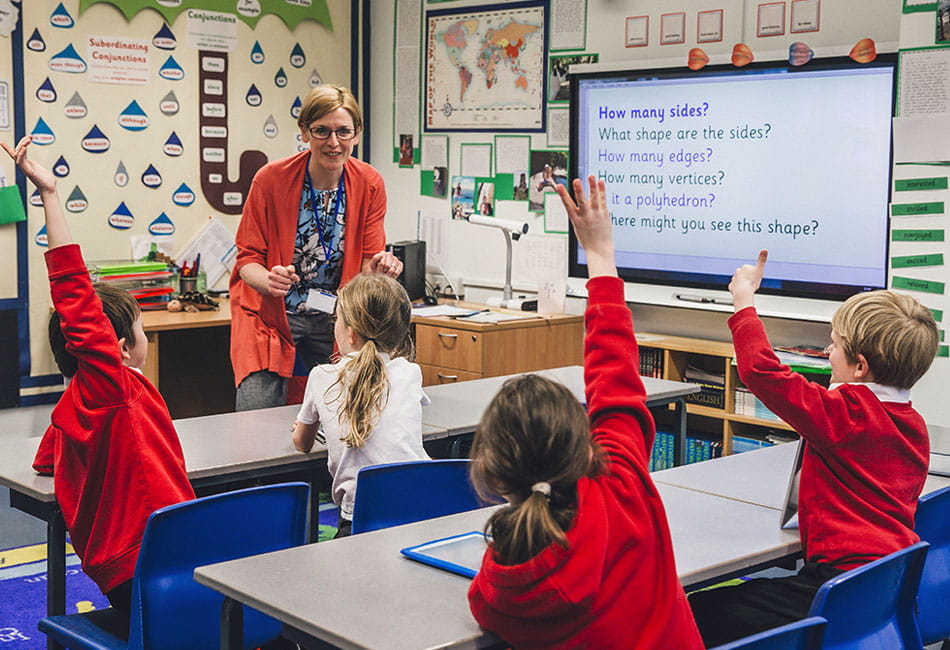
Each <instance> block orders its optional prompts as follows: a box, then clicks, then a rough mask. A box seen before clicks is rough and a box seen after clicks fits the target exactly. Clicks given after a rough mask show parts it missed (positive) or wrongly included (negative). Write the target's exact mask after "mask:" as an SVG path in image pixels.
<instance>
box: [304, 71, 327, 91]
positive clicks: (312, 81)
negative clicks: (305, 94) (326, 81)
mask: <svg viewBox="0 0 950 650" xmlns="http://www.w3.org/2000/svg"><path fill="white" fill-rule="evenodd" d="M322 83H323V79H322V78H321V77H320V73H319V72H317V69H316V68H314V69H313V70H311V71H310V77H309V78H308V79H307V84H308V85H309V86H310V87H311V88H316V87H317V86H319V85H320V84H322Z"/></svg>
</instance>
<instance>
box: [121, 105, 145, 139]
mask: <svg viewBox="0 0 950 650" xmlns="http://www.w3.org/2000/svg"><path fill="white" fill-rule="evenodd" d="M119 126H121V127H122V128H124V129H128V130H129V131H144V130H145V129H146V128H147V127H148V115H146V114H145V111H143V110H142V107H141V106H139V103H138V102H137V101H135V100H134V99H133V100H132V102H131V103H130V104H129V105H128V106H126V107H125V110H124V111H122V112H121V113H119Z"/></svg>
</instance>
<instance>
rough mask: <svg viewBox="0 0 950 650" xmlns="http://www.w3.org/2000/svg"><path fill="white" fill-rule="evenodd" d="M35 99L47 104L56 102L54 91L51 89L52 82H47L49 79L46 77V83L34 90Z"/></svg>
mask: <svg viewBox="0 0 950 650" xmlns="http://www.w3.org/2000/svg"><path fill="white" fill-rule="evenodd" d="M36 98H37V99H38V100H40V101H41V102H46V103H47V104H49V103H51V102H55V101H56V89H55V88H53V82H52V81H50V80H49V77H46V81H44V82H43V83H42V84H40V87H39V88H37V89H36Z"/></svg>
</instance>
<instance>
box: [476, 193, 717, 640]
mask: <svg viewBox="0 0 950 650" xmlns="http://www.w3.org/2000/svg"><path fill="white" fill-rule="evenodd" d="M588 184H589V188H590V196H589V198H585V196H584V187H583V185H582V183H581V181H580V180H575V181H574V194H575V196H576V197H577V199H578V200H577V203H576V204H575V202H574V201H573V200H572V199H571V198H570V197H569V196H568V194H567V191H566V189H565V188H564V187H562V186H557V187H556V188H555V189H556V191H557V192H558V194H559V195H560V196H561V200H562V201H563V202H564V206H565V208H566V209H567V212H568V216H569V217H570V219H571V222H572V223H573V225H574V231H575V233H576V234H577V238H578V240H579V241H580V243H581V245H582V246H583V247H584V250H585V252H586V254H587V266H588V271H589V274H590V280H589V282H588V283H587V293H588V305H587V313H586V326H587V335H586V341H585V349H584V379H585V384H586V394H587V404H588V410H587V412H586V413H585V411H584V408H583V407H582V406H581V405H580V404H579V403H578V401H577V400H576V399H575V398H574V396H573V395H572V394H571V392H570V391H569V390H568V389H567V388H565V387H564V386H562V385H560V384H557V383H555V382H552V381H550V380H548V379H545V378H543V377H539V376H537V375H526V376H522V377H517V378H514V379H510V380H508V381H507V382H506V383H505V385H504V386H503V387H502V389H501V391H499V393H498V395H497V396H496V397H495V398H494V400H493V401H492V402H491V404H490V405H489V407H488V409H487V410H486V411H485V414H484V415H483V416H482V419H481V422H480V423H479V425H478V429H477V430H476V432H475V438H474V441H473V444H472V453H471V456H472V482H473V484H474V485H475V486H476V489H478V491H479V492H480V494H482V495H483V496H485V497H490V496H491V495H501V496H502V497H504V498H505V500H506V501H507V502H508V505H506V506H503V507H501V508H499V509H498V510H497V511H496V512H495V513H494V514H493V515H492V516H491V518H490V519H489V521H488V524H487V527H486V532H487V533H490V534H491V536H492V539H491V542H490V545H489V547H488V549H487V550H486V552H485V557H484V559H483V560H482V566H481V570H480V571H479V573H478V575H477V576H476V577H475V579H474V581H473V582H472V585H471V587H470V588H469V592H468V599H469V606H470V607H471V610H472V614H473V615H474V616H475V619H476V620H477V621H478V623H479V624H480V625H481V626H482V627H484V628H486V629H488V630H490V631H492V632H494V633H496V634H497V635H498V636H500V637H501V638H502V639H504V641H505V642H507V643H509V644H511V645H512V646H514V647H515V648H519V649H520V648H551V647H559V648H561V647H565V648H566V647H570V648H677V649H687V650H689V649H693V648H702V647H703V644H702V640H701V638H700V636H699V632H698V631H697V629H696V624H695V622H694V621H693V617H692V614H691V612H690V608H689V604H688V603H687V600H686V595H685V594H684V592H683V588H682V587H681V586H680V582H679V579H678V577H677V573H676V566H675V564H674V561H673V548H672V544H671V542H670V532H669V526H668V524H667V521H666V514H665V512H664V510H663V504H662V503H661V502H660V496H659V494H658V492H657V490H656V487H655V486H654V485H653V481H652V480H651V479H650V475H649V471H648V463H649V459H650V451H651V448H652V446H653V438H654V435H655V427H654V423H653V417H652V416H651V414H650V411H649V410H648V409H647V407H646V391H645V390H644V387H643V382H642V381H641V379H640V375H639V373H638V371H637V369H638V352H637V342H636V339H635V338H634V334H633V324H632V322H631V316H630V310H629V309H628V308H627V305H626V303H625V302H624V289H623V282H622V281H621V280H620V279H619V278H618V277H617V269H616V266H615V263H614V247H613V239H612V234H611V222H610V215H609V213H608V210H607V204H606V198H605V188H604V183H603V181H600V182H598V181H596V179H595V178H594V177H593V176H591V177H590V178H589V179H588Z"/></svg>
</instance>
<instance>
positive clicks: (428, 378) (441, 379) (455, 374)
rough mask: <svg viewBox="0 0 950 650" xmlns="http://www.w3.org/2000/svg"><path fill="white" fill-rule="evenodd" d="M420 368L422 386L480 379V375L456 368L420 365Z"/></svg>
mask: <svg viewBox="0 0 950 650" xmlns="http://www.w3.org/2000/svg"><path fill="white" fill-rule="evenodd" d="M419 367H420V368H422V385H423V386H438V385H440V384H457V383H458V382H460V381H468V380H469V379H481V378H482V375H481V373H478V372H469V371H467V370H459V369H457V368H440V367H439V366H430V365H428V364H425V363H420V364H419Z"/></svg>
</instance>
